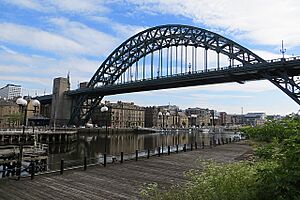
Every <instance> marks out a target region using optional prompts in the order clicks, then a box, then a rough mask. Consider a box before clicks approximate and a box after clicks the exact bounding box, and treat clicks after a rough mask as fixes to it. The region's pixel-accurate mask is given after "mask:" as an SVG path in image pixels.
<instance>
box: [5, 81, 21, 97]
mask: <svg viewBox="0 0 300 200" xmlns="http://www.w3.org/2000/svg"><path fill="white" fill-rule="evenodd" d="M21 90H22V89H21V86H20V85H14V84H7V85H6V86H4V87H2V88H0V99H1V98H2V99H13V98H16V97H20V96H21Z"/></svg>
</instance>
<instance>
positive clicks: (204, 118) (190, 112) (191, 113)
mask: <svg viewBox="0 0 300 200" xmlns="http://www.w3.org/2000/svg"><path fill="white" fill-rule="evenodd" d="M185 113H186V115H187V117H188V124H189V126H195V127H201V126H204V125H209V124H210V123H211V111H210V110H209V109H205V108H198V107H196V108H188V109H186V110H185Z"/></svg>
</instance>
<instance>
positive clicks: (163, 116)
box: [158, 112, 170, 129]
mask: <svg viewBox="0 0 300 200" xmlns="http://www.w3.org/2000/svg"><path fill="white" fill-rule="evenodd" d="M165 116H166V119H167V122H166V127H168V117H169V116H170V113H169V112H166V113H162V112H158V117H159V118H160V119H162V129H164V127H165Z"/></svg>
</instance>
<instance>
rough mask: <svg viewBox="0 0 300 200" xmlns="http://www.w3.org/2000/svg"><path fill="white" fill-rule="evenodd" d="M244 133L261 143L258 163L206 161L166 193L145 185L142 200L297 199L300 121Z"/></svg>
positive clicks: (299, 193) (275, 123) (289, 120)
mask: <svg viewBox="0 0 300 200" xmlns="http://www.w3.org/2000/svg"><path fill="white" fill-rule="evenodd" d="M243 131H244V133H245V134H246V135H247V136H248V137H249V138H251V139H254V140H258V141H262V142H261V143H260V145H258V146H257V148H256V149H255V155H256V156H257V159H256V160H257V161H255V162H249V161H241V162H237V163H231V164H217V163H214V162H205V163H203V162H202V164H201V165H203V166H204V168H203V170H202V171H197V170H192V171H189V172H187V173H186V175H187V176H188V177H189V181H187V183H185V184H183V185H175V186H173V187H172V188H170V189H169V190H161V189H159V187H158V185H157V184H152V185H148V186H147V187H144V188H143V189H142V191H141V195H142V197H143V198H144V199H166V200H167V199H178V200H179V199H203V200H219V199H220V200H227V199H228V200H229V199H230V200H239V199H242V200H248V199H249V200H252V199H255V200H256V199H258V200H283V199H284V200H299V199H300V119H299V118H285V119H283V120H279V121H272V122H268V123H267V124H265V125H262V126H259V127H247V128H244V129H243Z"/></svg>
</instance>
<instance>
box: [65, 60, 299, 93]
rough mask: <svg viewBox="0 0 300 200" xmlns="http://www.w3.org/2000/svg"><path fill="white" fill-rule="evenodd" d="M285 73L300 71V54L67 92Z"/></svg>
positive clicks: (191, 83) (173, 85)
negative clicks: (244, 64)
mask: <svg viewBox="0 0 300 200" xmlns="http://www.w3.org/2000/svg"><path fill="white" fill-rule="evenodd" d="M281 71H282V72H283V71H286V72H288V75H289V76H298V75H299V74H300V57H292V58H288V59H276V60H270V61H267V62H265V63H257V64H253V65H251V66H249V65H248V66H239V65H237V66H233V67H223V68H220V70H217V69H209V70H208V71H207V72H203V71H202V70H201V71H197V72H193V73H189V72H188V73H184V74H176V75H172V76H167V77H160V78H155V79H146V80H140V81H133V82H127V83H123V84H112V85H105V86H100V87H95V88H84V89H77V90H72V91H69V92H68V93H67V94H68V95H70V96H76V95H85V94H87V95H88V96H91V97H92V96H99V95H101V96H107V95H115V94H123V93H131V92H139V91H149V90H157V89H167V88H176V87H185V86H196V85H208V84H216V83H228V82H238V83H244V82H245V81H254V80H263V79H266V78H265V76H264V73H265V72H268V73H269V74H274V75H275V76H276V73H277V72H281Z"/></svg>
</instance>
